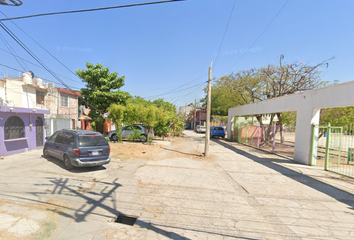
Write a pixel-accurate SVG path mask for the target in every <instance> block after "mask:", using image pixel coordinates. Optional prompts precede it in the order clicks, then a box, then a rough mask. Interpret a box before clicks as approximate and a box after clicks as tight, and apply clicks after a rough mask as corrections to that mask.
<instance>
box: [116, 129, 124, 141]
mask: <svg viewBox="0 0 354 240" xmlns="http://www.w3.org/2000/svg"><path fill="white" fill-rule="evenodd" d="M116 136H117V141H118V142H120V143H121V142H123V137H122V132H121V131H117V132H116Z"/></svg>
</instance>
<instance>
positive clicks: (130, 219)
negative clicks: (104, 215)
mask: <svg viewBox="0 0 354 240" xmlns="http://www.w3.org/2000/svg"><path fill="white" fill-rule="evenodd" d="M136 219H137V217H135V216H127V215H122V214H121V215H118V216H117V218H116V219H114V222H116V223H122V224H126V225H130V226H133V225H134V223H135V221H136Z"/></svg>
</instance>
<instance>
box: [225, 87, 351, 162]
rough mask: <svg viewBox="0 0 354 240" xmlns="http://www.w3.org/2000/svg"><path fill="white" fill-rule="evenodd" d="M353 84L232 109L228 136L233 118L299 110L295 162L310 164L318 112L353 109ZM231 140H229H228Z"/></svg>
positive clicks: (230, 109) (230, 110)
mask: <svg viewBox="0 0 354 240" xmlns="http://www.w3.org/2000/svg"><path fill="white" fill-rule="evenodd" d="M353 94H354V81H351V82H346V83H342V84H336V85H331V86H328V87H324V88H320V89H315V90H311V91H306V92H302V93H297V94H292V95H288V96H283V97H279V98H273V99H269V100H265V101H262V102H259V103H254V104H248V105H243V106H238V107H233V108H229V113H228V119H229V121H228V128H227V131H228V136H231V135H230V134H231V133H230V122H231V119H232V118H233V117H236V116H243V115H255V114H267V113H277V112H289V111H297V118H296V140H295V155H294V158H295V160H296V161H298V162H300V163H304V164H308V163H309V159H310V148H311V146H310V145H311V136H312V133H311V124H312V123H315V124H318V123H319V109H321V108H332V107H344V106H354V97H353ZM229 138H230V137H229Z"/></svg>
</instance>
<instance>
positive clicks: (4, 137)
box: [0, 73, 50, 156]
mask: <svg viewBox="0 0 354 240" xmlns="http://www.w3.org/2000/svg"><path fill="white" fill-rule="evenodd" d="M46 93H47V85H46V84H45V83H43V82H42V80H41V79H40V78H37V79H34V76H33V73H24V74H23V76H22V78H11V79H9V78H4V79H1V80H0V156H7V155H11V154H15V153H21V152H25V151H28V150H32V149H37V148H42V147H43V144H44V139H45V124H44V122H45V119H44V115H45V114H49V113H50V110H49V109H46V108H45V102H44V96H45V95H46Z"/></svg>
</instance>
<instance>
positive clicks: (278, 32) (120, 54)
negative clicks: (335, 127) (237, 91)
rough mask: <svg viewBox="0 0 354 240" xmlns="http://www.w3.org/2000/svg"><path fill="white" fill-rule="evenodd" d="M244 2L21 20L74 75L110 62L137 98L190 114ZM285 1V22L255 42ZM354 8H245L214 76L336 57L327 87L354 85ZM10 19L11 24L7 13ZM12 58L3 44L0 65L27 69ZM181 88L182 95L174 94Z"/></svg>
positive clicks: (31, 9) (352, 4) (79, 5)
mask: <svg viewBox="0 0 354 240" xmlns="http://www.w3.org/2000/svg"><path fill="white" fill-rule="evenodd" d="M141 2H147V1H141V0H136V1H127V0H125V1H123V0H115V1H114V0H106V1H83V0H75V1H67V0H62V1H42V0H38V1H29V0H23V5H22V6H20V7H9V6H2V5H0V11H1V12H3V13H4V14H6V15H7V16H8V17H15V16H22V15H30V14H37V13H45V12H55V11H66V10H77V9H86V8H96V7H106V6H115V5H125V4H132V3H141ZM234 2H235V1H234V0H187V1H182V2H175V3H164V4H158V5H150V6H140V7H132V8H123V9H113V10H106V11H98V12H88V13H75V14H66V15H56V16H44V17H37V18H28V19H21V20H14V21H13V22H14V23H16V24H17V25H18V26H19V27H21V28H22V29H23V30H24V31H25V32H26V33H27V34H28V35H30V36H31V37H32V38H34V39H35V40H36V41H37V42H39V43H40V44H41V45H42V46H43V47H45V48H46V49H47V50H48V51H49V52H51V53H52V54H53V55H54V56H55V57H56V58H58V59H59V60H60V61H62V62H63V63H64V64H65V65H66V66H67V67H68V68H69V69H70V70H72V71H73V72H75V70H76V69H84V68H85V63H86V62H91V63H94V64H95V63H101V64H103V65H104V67H108V68H109V69H110V71H111V72H113V71H116V72H118V73H119V74H120V75H124V76H125V86H124V87H123V88H122V90H124V91H127V92H129V93H130V94H131V95H137V96H142V97H146V98H147V99H154V98H159V97H160V98H164V99H165V100H166V101H171V102H173V103H174V104H176V105H177V106H182V105H185V104H188V103H192V102H194V100H195V99H200V98H202V97H204V95H205V94H204V92H203V91H202V89H203V87H205V85H206V81H207V78H208V77H207V74H208V67H209V65H210V61H211V60H212V59H213V60H214V61H215V60H216V56H217V53H218V50H219V48H220V44H221V41H222V38H223V36H224V32H225V28H226V26H227V23H228V20H229V17H230V14H231V10H232V6H233V4H234ZM286 2H287V3H286ZM285 3H286V5H285V7H284V8H283V9H282V11H281V12H280V14H279V15H278V16H277V18H276V19H275V20H274V21H273V22H272V24H271V25H270V26H269V27H268V28H267V30H266V31H265V32H264V33H263V35H262V36H261V37H260V38H259V40H258V41H257V42H256V43H254V42H255V40H256V39H257V38H258V37H259V36H260V35H261V33H262V32H263V31H264V30H265V29H266V27H267V26H268V25H269V23H270V22H271V21H272V19H273V18H274V17H275V16H276V14H277V13H278V12H279V10H280V9H281V8H282V7H283V6H284V4H285ZM353 9H354V1H351V0H341V1H329V0H322V1H320V0H313V1H308V0H307V1H305V0H289V1H287V0H272V1H264V0H247V1H246V0H236V4H235V8H234V11H233V14H232V15H231V19H230V22H229V25H228V28H227V31H226V34H225V37H224V41H223V44H222V45H221V48H220V52H219V55H218V58H217V61H216V63H215V65H214V68H213V77H214V78H219V77H221V76H223V75H226V74H229V73H231V72H237V71H239V70H246V69H250V68H258V67H262V66H266V65H268V64H277V62H278V59H279V56H280V55H281V54H284V55H285V61H286V62H292V61H302V62H306V63H310V64H316V63H319V62H321V61H323V60H325V59H328V58H330V57H332V56H335V57H336V58H335V59H334V60H332V61H331V62H330V64H329V67H328V69H326V70H325V71H324V72H323V79H324V80H330V81H333V80H339V81H340V82H346V81H351V80H354V79H353V75H354V74H353V71H354V68H353V67H352V57H353V56H354V48H353V43H354V26H353V22H354V15H353V14H352V10H353ZM0 18H5V17H4V16H3V15H2V13H0ZM4 23H5V24H6V26H7V27H8V28H10V29H11V31H13V32H14V33H15V34H16V36H18V37H19V38H20V39H21V41H22V42H24V43H25V44H26V45H27V47H28V48H30V49H31V50H32V51H33V52H34V53H35V54H36V55H37V56H38V57H39V58H40V59H41V60H42V61H44V62H45V64H46V65H47V66H48V67H50V69H51V70H52V71H54V72H55V73H57V74H60V75H61V76H64V77H61V79H62V80H63V81H65V82H66V84H67V85H69V86H70V87H72V88H73V89H75V90H76V89H78V88H81V87H84V84H83V83H81V80H80V79H79V78H78V77H76V76H75V75H73V74H72V73H70V72H69V71H68V70H67V69H65V68H64V67H63V66H62V65H60V64H59V63H58V62H56V61H55V60H54V59H53V58H52V57H50V56H49V55H48V54H47V53H46V52H45V51H43V50H42V49H41V48H40V47H39V46H38V45H37V44H36V43H35V42H33V41H32V40H31V39H30V38H29V37H28V36H26V35H25V34H24V33H23V32H22V31H21V30H19V29H18V28H17V27H16V26H15V25H14V24H13V23H11V22H10V21H6V22H4ZM0 34H1V35H0V38H2V37H3V38H5V39H6V41H7V42H8V43H9V44H10V45H11V47H12V48H13V49H15V51H16V52H17V54H18V55H19V56H20V57H21V58H24V59H26V60H28V61H30V62H33V63H35V60H33V59H31V57H30V56H29V55H28V54H27V53H26V52H25V51H23V50H22V49H20V48H19V47H18V46H17V45H16V43H15V42H14V41H13V40H12V39H10V38H9V37H8V36H7V35H6V33H5V32H4V31H3V30H2V29H0ZM1 36H2V37H1ZM253 43H254V45H253V46H252V44H253ZM251 46H252V47H251ZM250 47H251V48H250ZM4 50H5V51H8V49H7V47H6V45H5V44H4V42H3V41H2V40H1V39H0V64H4V65H8V66H11V67H13V68H16V69H20V70H22V71H23V68H22V67H21V65H20V64H19V63H18V62H17V61H16V60H15V58H14V57H13V56H12V55H10V54H8V53H7V52H5V51H4ZM26 64H27V66H28V68H29V69H30V70H32V71H33V72H34V73H35V75H36V76H38V77H41V78H44V79H48V80H53V81H56V80H55V79H54V78H53V77H52V76H51V75H50V74H49V73H47V72H46V71H45V70H44V69H42V68H39V67H37V66H35V65H32V64H31V63H26ZM25 70H28V69H27V67H25ZM0 74H1V75H0V76H1V77H2V76H4V74H8V76H9V77H16V76H18V72H17V71H14V70H11V69H8V68H6V67H4V66H1V65H0ZM182 85H184V86H182ZM56 86H57V87H62V86H61V85H59V84H56ZM180 86H182V87H180ZM178 87H180V88H178ZM175 88H178V89H176V90H180V91H178V92H176V90H175V91H172V90H173V89H175Z"/></svg>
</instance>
